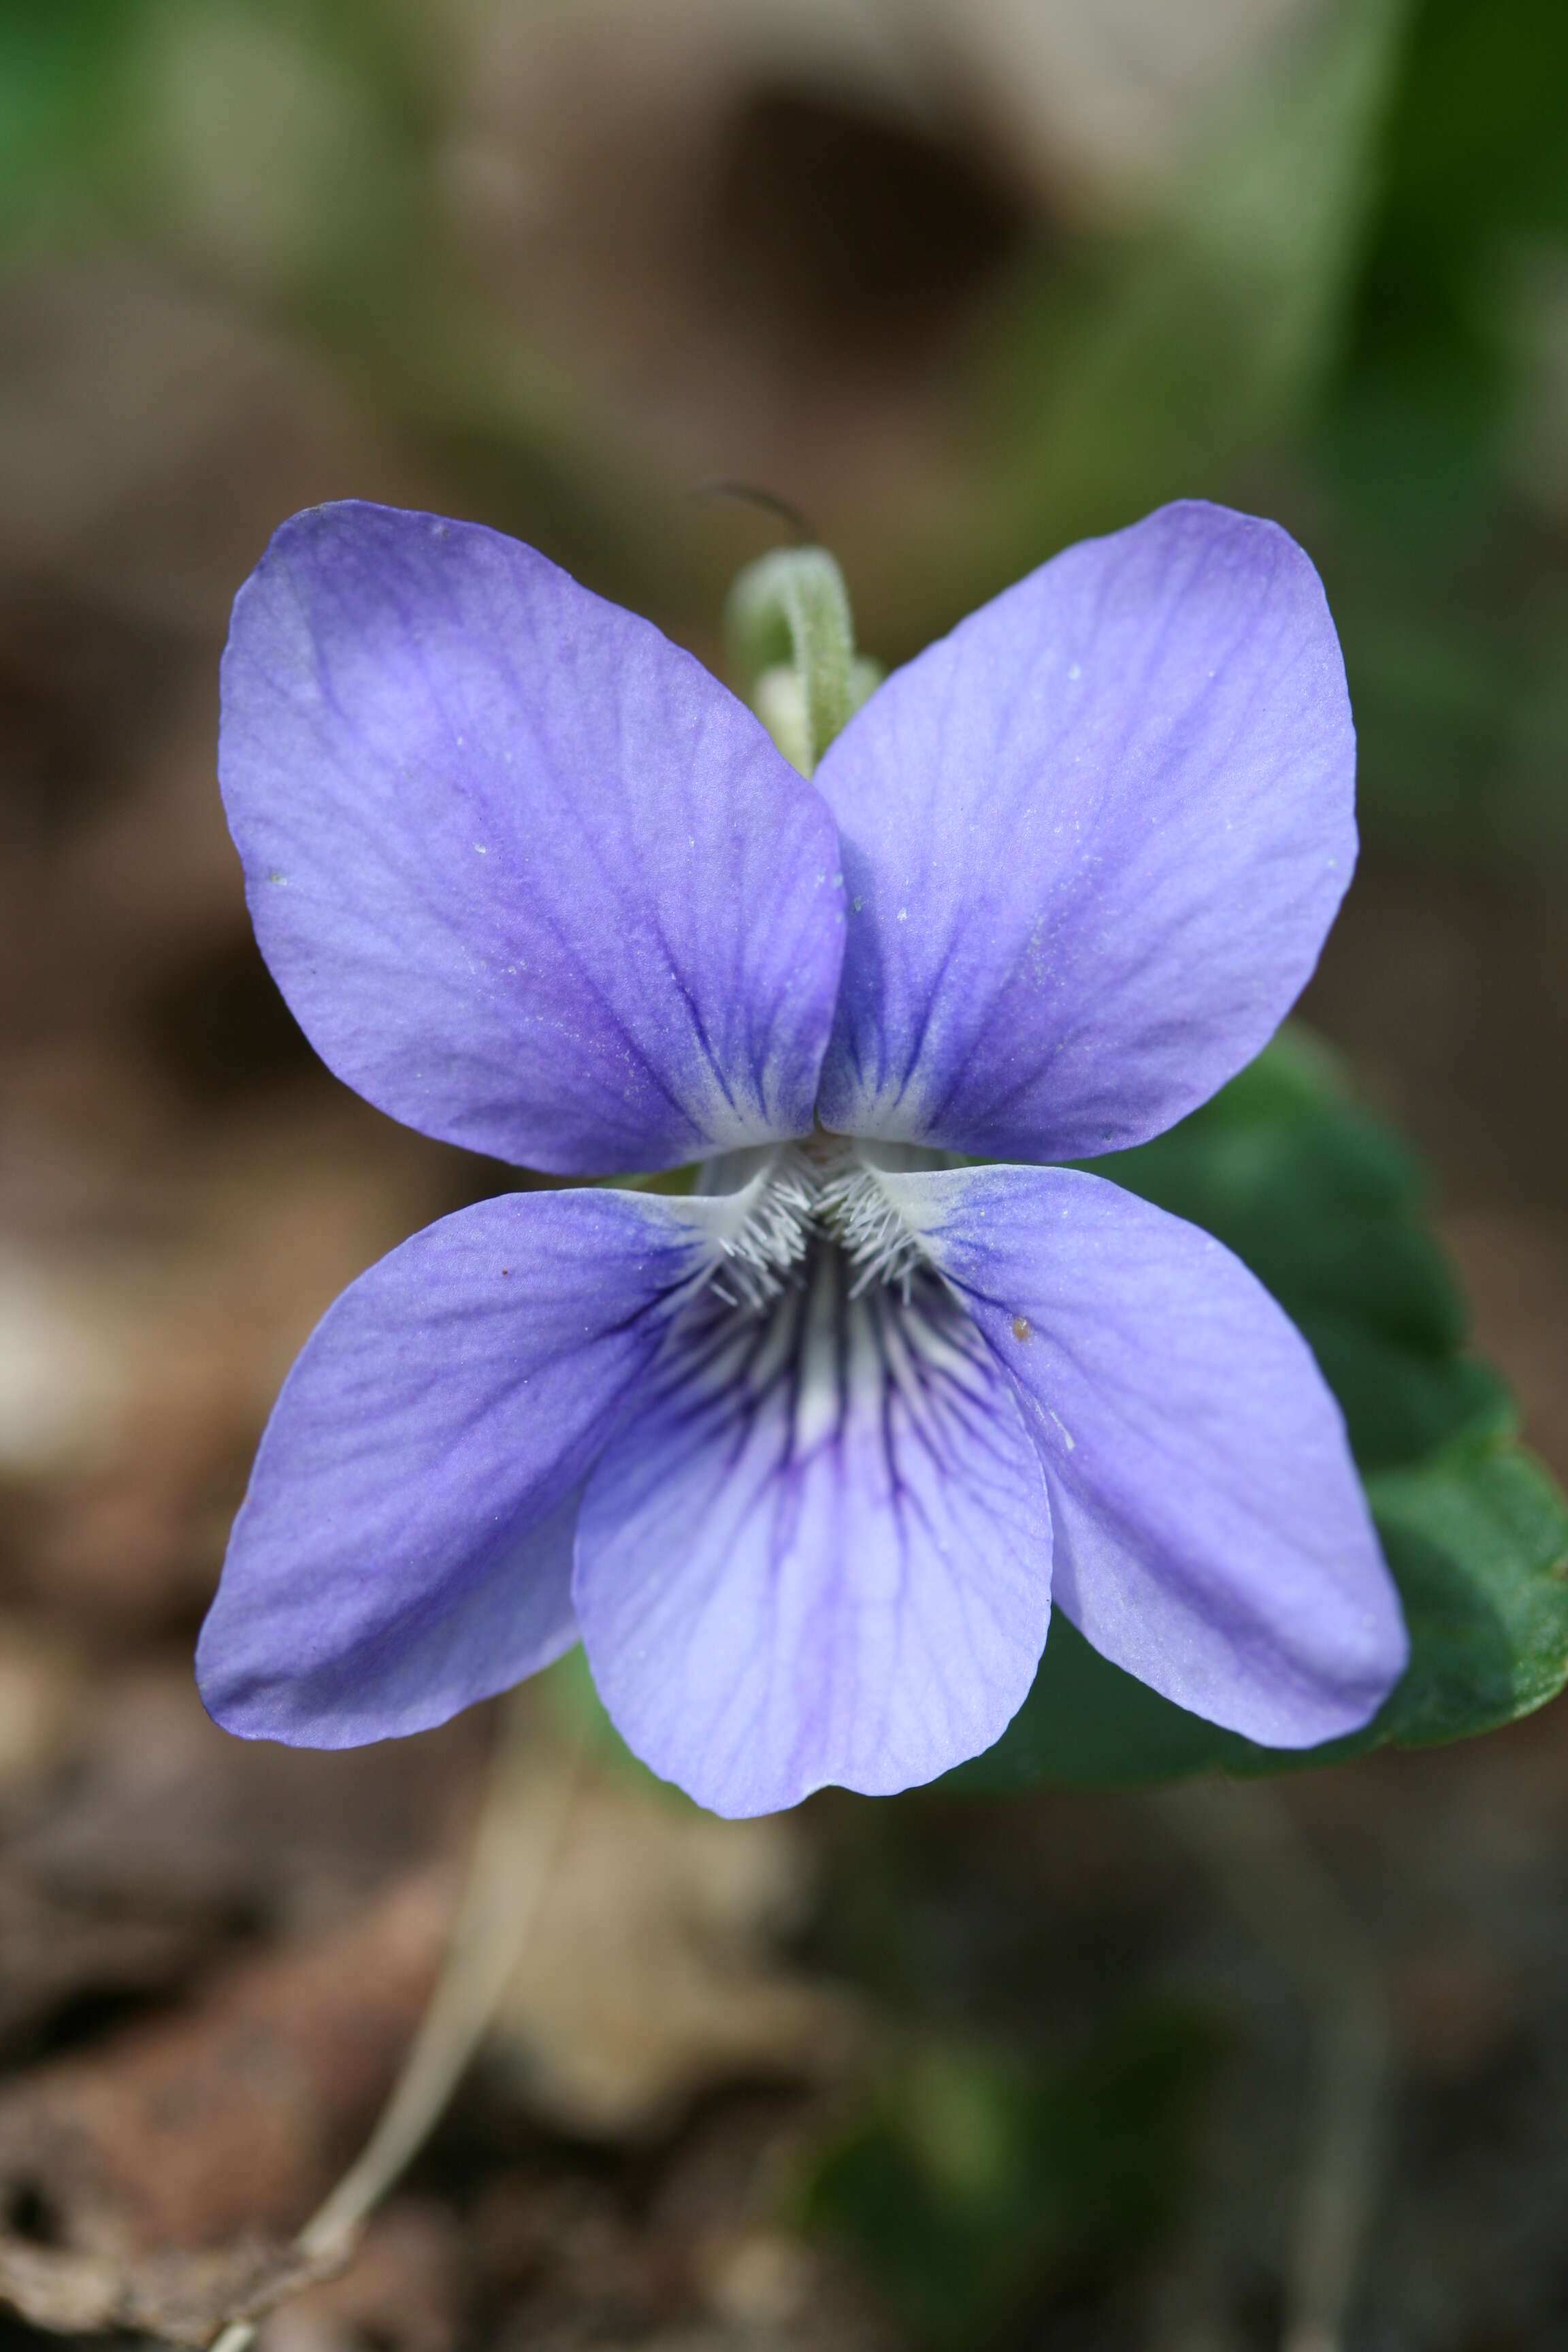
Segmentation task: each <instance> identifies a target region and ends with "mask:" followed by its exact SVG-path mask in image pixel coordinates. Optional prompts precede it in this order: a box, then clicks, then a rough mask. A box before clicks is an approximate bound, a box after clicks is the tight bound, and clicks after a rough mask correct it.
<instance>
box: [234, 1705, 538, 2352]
mask: <svg viewBox="0 0 1568 2352" xmlns="http://www.w3.org/2000/svg"><path fill="white" fill-rule="evenodd" d="M524 1688H525V1689H526V1688H527V1685H524ZM499 1713H500V1721H499V1723H498V1725H497V1735H496V1749H495V1756H494V1759H493V1762H492V1764H491V1768H490V1782H489V1790H488V1792H487V1795H486V1798H485V1804H484V1810H483V1812H482V1814H481V1816H480V1820H479V1829H478V1832H477V1833H476V1836H475V1840H474V1850H473V1857H472V1860H471V1861H470V1863H469V1865H468V1884H467V1885H466V1886H465V1887H464V1890H463V1895H462V1900H461V1903H460V1904H459V1906H458V1914H457V1916H456V1918H455V1920H454V1921H453V1925H452V1934H451V1938H450V1941H449V1943H448V1945H447V1957H446V1960H445V1962H444V1964H443V1966H442V1969H441V1974H440V1977H439V1978H438V1979H437V1985H436V1990H435V1991H434V1992H433V1993H432V1994H431V1997H430V2005H429V2007H428V2009H426V2012H425V2015H424V2018H423V2020H422V2021H421V2023H420V2026H419V2030H418V2032H417V2033H416V2035H415V2037H414V2040H413V2042H412V2043H411V2044H410V2046H409V2051H408V2054H407V2056H406V2058H405V2060H404V2063H403V2071H402V2073H401V2074H399V2075H398V2078H397V2081H396V2083H395V2084H394V2086H393V2090H392V2094H391V2096H390V2097H389V2098H388V2100H387V2103H386V2105H385V2106H384V2108H383V2110H382V2113H381V2118H380V2121H379V2122H378V2123H377V2124H376V2126H375V2128H374V2131H373V2132H372V2134H371V2136H370V2137H369V2139H368V2140H367V2141H366V2142H365V2145H364V2147H363V2149H362V2150H361V2152H360V2154H359V2155H358V2156H357V2157H356V2158H355V2159H354V2161H353V2164H352V2165H351V2166H350V2167H349V2169H348V2170H347V2172H345V2173H344V2175H343V2177H342V2179H341V2180H340V2181H339V2182H338V2184H337V2187H336V2188H335V2189H333V2190H332V2191H331V2195H330V2196H329V2197H328V2198H327V2200H326V2202H325V2203H324V2204H323V2205H321V2207H320V2208H319V2209H318V2210H317V2211H316V2212H315V2213H313V2214H312V2215H311V2217H310V2220H309V2221H307V2222H306V2224H305V2226H304V2228H303V2229H302V2230H301V2231H300V2234H299V2236H298V2238H297V2239H296V2240H295V2247H296V2250H297V2251H298V2252H299V2253H300V2255H302V2256H303V2257H304V2258H305V2259H306V2261H307V2262H308V2263H310V2264H311V2265H313V2266H316V2267H317V2268H318V2269H319V2270H320V2271H330V2270H331V2269H334V2268H336V2267H337V2266H338V2264H339V2263H341V2262H342V2260H343V2259H345V2258H346V2257H347V2256H348V2255H349V2254H350V2253H351V2252H353V2246H354V2242H355V2240H356V2239H357V2237H358V2235H359V2231H360V2228H361V2225H362V2224H363V2221H365V2220H366V2218H367V2216H368V2215H369V2214H370V2213H371V2212H372V2211H373V2210H374V2208H375V2206H377V2205H378V2204H379V2203H380V2202H381V2200H382V2199H383V2198H384V2196H385V2194H386V2192H387V2190H388V2189H391V2188H392V2187H393V2186H394V2184H395V2182H396V2180H397V2179H398V2177H399V2176H400V2174H401V2173H402V2172H403V2171H404V2170H405V2168H406V2167H407V2166H408V2165H409V2164H410V2163H411V2162H412V2161H413V2159H414V2158H415V2157H416V2155H417V2154H418V2152H419V2149H420V2148H421V2147H423V2145H424V2143H425V2140H426V2137H428V2135H429V2133H430V2132H431V2130H432V2129H433V2128H434V2126H436V2124H437V2122H438V2121H439V2120H440V2117H441V2115H442V2113H443V2111H444V2109H445V2107H446V2105H447V2101H448V2099H449V2098H450V2097H451V2095H452V2093H453V2092H454V2090H455V2089H456V2088H457V2086H458V2082H459V2081H460V2079H461V2077H462V2076H463V2074H465V2073H466V2072H467V2070H468V2063H469V2062H470V2060H471V2059H472V2058H473V2056H474V2054H475V2053H476V2052H477V2051H478V2049H479V2044H480V2042H482V2041H483V2040H484V2037H485V2034H486V2033H487V2032H488V2031H489V2025H490V2021H491V2019H492V2018H493V2017H494V2015H495V2013H496V2010H497V2007H498V2006H499V2004H500V1999H501V1995H502V1994H503V1993H504V1992H505V1990H506V1988H507V1984H508V1982H509V1980H510V1977H511V1974H512V1971H513V1969H515V1968H516V1966H517V1960H518V1955H519V1953H520V1951H521V1948H522V1946H523V1944H524V1942H525V1940H526V1938H527V1936H528V1931H529V1929H530V1927H531V1926H532V1924H533V1921H534V1920H535V1918H536V1917H537V1916H538V1915H539V1909H540V1906H541V1904H542V1901H543V1898H544V1895H545V1892H546V1889H547V1887H548V1885H549V1883H550V1879H551V1877H552V1874H553V1871H554V1868H555V1864H556V1862H557V1860H558V1859H559V1856H560V1853H561V1849H562V1845H563V1841H564V1837H565V1832H566V1826H567V1822H568V1821H569V1819H570V1816H571V1811H572V1801H573V1798H574V1795H575V1793H576V1789H577V1783H578V1780H579V1776H580V1768H581V1763H582V1756H583V1742H582V1740H581V1739H580V1738H578V1739H576V1740H574V1744H573V1745H572V1746H571V1747H570V1748H568V1750H567V1753H566V1755H565V1756H564V1758H563V1759H562V1760H561V1761H560V1762H559V1763H557V1764H556V1765H555V1766H554V1767H553V1769H547V1768H544V1767H543V1766H542V1760H541V1754H540V1742H539V1738H538V1733H537V1728H536V1724H537V1717H536V1712H535V1710H534V1709H533V1708H532V1707H531V1705H530V1704H529V1702H528V1701H527V1700H525V1698H524V1697H523V1695H522V1693H521V1691H515V1690H514V1691H510V1692H509V1693H508V1694H507V1696H506V1697H505V1698H504V1699H502V1701H501V1702H500V1710H499ZM256 2328H257V2322H256V2321H255V2320H253V2319H237V2320H232V2321H231V2322H230V2323H229V2325H228V2326H226V2328H224V2330H223V2331H222V2333H221V2334H220V2335H219V2336H216V2338H215V2339H214V2342H213V2345H212V2347H211V2352H247V2347H249V2345H250V2342H251V2340H252V2338H253V2337H254V2336H255V2334H256Z"/></svg>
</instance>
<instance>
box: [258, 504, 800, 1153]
mask: <svg viewBox="0 0 1568 2352" xmlns="http://www.w3.org/2000/svg"><path fill="white" fill-rule="evenodd" d="M219 770H220V774H221V778H222V782H223V790H224V798H225V802H226V807H227V810H228V816H229V823H230V825H231V827H232V829H233V832H234V836H235V840H236V842H237V845H238V847H239V852H240V856H241V858H242V860H243V862H244V866H245V875H246V887H247V897H248V899H249V903H250V909H251V914H252V917H253V919H254V920H255V924H256V933H257V937H258V940H259V941H260V944H261V950H262V953H263V954H264V955H265V956H266V958H267V961H268V964H269V965H270V966H271V969H272V971H273V975H274V977H275V978H276V980H277V981H278V983H279V987H280V988H281V989H282V991H283V993H284V995H285V996H286V997H287V998H288V1000H289V1005H290V1006H291V1008H292V1010H293V1011H294V1013H295V1014H296V1016H297V1017H298V1019H299V1021H300V1025H301V1026H302V1028H303V1029H304V1030H305V1033H306V1034H307V1035H308V1036H309V1037H310V1042H311V1044H312V1045H314V1046H315V1047H316V1049H317V1051H318V1052H319V1053H320V1054H321V1055H322V1057H323V1058H324V1059H325V1060H326V1061H327V1062H328V1063H330V1064H331V1067H332V1068H333V1069H334V1070H335V1071H336V1072H337V1074H338V1076H340V1077H342V1078H345V1079H346V1080H347V1081H348V1083H349V1084H350V1085H351V1086H353V1087H357V1088H358V1090H359V1091H360V1093H361V1094H363V1095H365V1096H368V1097H369V1098H370V1100H371V1101H372V1102H374V1103H376V1104H378V1105H379V1106H380V1108H382V1109H383V1110H386V1111H390V1112H391V1113H392V1114H393V1116H394V1117H395V1118H401V1119H403V1120H405V1121H406V1122H407V1124H408V1125H410V1126H411V1127H417V1128H421V1129H424V1130H425V1132H426V1133H427V1134H431V1135H438V1136H442V1137H445V1138H446V1139H448V1140H450V1141H453V1142H457V1143H464V1144H467V1145H468V1146H469V1147H470V1148H472V1149H473V1150H479V1151H487V1152H490V1153H493V1154H495V1155H497V1156H498V1157H500V1158H502V1159H507V1160H513V1161H518V1162H524V1163H527V1164H530V1165H532V1166H535V1167H540V1168H548V1169H554V1170H558V1171H563V1172H579V1173H594V1172H604V1171H614V1170H616V1169H621V1168H654V1167H669V1166H674V1165H675V1164H677V1163H678V1162H679V1161H681V1160H689V1159H694V1158H701V1157H704V1156H706V1155H707V1154H709V1153H710V1152H713V1151H715V1150H721V1149H724V1148H727V1147H728V1146H731V1145H735V1144H743V1143H748V1142H758V1141H762V1140H764V1139H768V1138H771V1137H777V1136H788V1135H796V1134H800V1133H802V1132H804V1131H805V1129H808V1128H809V1127H810V1125H811V1119H812V1105H813V1100H814V1097H815V1092H816V1076H817V1071H818V1067H819V1065H820V1062H821V1058H822V1052H823V1047H824V1045H825V1043H826V1036H827V1032H828V1027H829V1024H830V1023H831V1020H832V1010H833V1002H834V994H835V991H836V989H837V980H838V967H839V960H840V957H841V954H842V945H843V923H842V891H841V887H840V885H839V880H838V850H837V837H836V835H835V833H834V828H833V824H832V820H831V818H830V817H829V815H828V814H827V811H826V806H825V805H824V803H823V802H822V800H821V798H820V796H819V795H818V794H817V793H816V792H814V791H813V790H812V788H811V787H810V786H809V785H808V784H807V783H805V782H804V780H803V779H802V778H801V777H800V776H798V775H797V774H796V773H795V771H794V770H793V769H792V768H791V767H790V766H789V765H788V763H787V762H786V761H784V759H783V758H781V756H780V754H779V753H778V752H777V751H775V750H774V748H773V744H772V743H771V742H770V740H768V737H767V735H766V734H765V732H764V731H763V728H762V726H761V725H760V723H759V722H758V720H757V719H754V718H753V717H752V714H751V712H750V711H749V710H747V709H745V708H744V706H743V705H742V703H740V702H738V701H737V700H736V698H734V696H733V695H731V694H730V693H729V692H728V691H727V690H726V688H723V687H722V686H721V685H720V684H719V682H718V680H717V679H716V678H714V677H710V675H709V673H708V672H707V671H706V670H705V669H704V668H703V667H701V665H700V663H699V662H697V661H694V660H693V659H692V657H691V656H689V654H685V653H682V652H681V651H679V648H678V647H676V646H672V645H670V644H669V643H668V640H667V639H666V638H665V637H663V636H661V635H660V634H659V632H658V630H657V629H656V628H654V627H653V626H652V625H650V624H649V623H648V622H647V621H643V620H639V619H637V617H636V616H635V615H634V614H630V613H626V612H623V611H621V610H620V609H619V607H617V606H616V605H614V604H606V603H605V601H604V600H603V599H602V598H601V597H598V596H595V595H592V594H591V593H589V592H588V591H587V590H586V589H584V588H580V587H579V586H578V585H577V583H576V582H575V581H574V580H572V579H570V578H568V576H567V574H566V573H565V572H562V571H559V570H558V569H557V568H556V566H555V565H554V564H552V563H551V562H547V561H546V559H545V558H544V557H543V556H542V555H539V554H537V553H535V552H534V551H533V550H532V549H531V548H528V547H523V546H521V545H520V544H519V543H518V542H517V541H514V540H510V539H506V538H503V537H502V536H501V534H500V532H497V531H493V530H484V529H482V528H481V527H479V525H477V524H473V523H460V522H445V521H441V520H438V519H437V518H436V517H435V516H431V515H421V514H405V513H402V512H400V511H398V510H397V509H394V508H388V507H375V506H369V505H364V504H362V503H360V502H358V501H354V500H351V501H347V502H345V503H343V504H342V505H338V506H329V507H320V508H315V509H311V510H310V511H309V512H307V513H305V514H301V515H297V516H295V518H294V520H292V521H291V522H289V523H286V524H285V525H284V526H283V528H282V529H281V530H279V532H278V534H277V536H276V537H275V539H274V540H273V541H272V544H271V546H270V547H269V548H268V551H267V554H266V555H265V556H264V557H263V559H262V562H261V563H260V565H259V566H258V570H257V571H256V572H254V573H253V575H252V576H251V578H250V580H249V581H248V582H247V583H246V585H245V587H244V588H243V589H242V590H241V591H240V593H239V596H238V599H237V603H236V605H235V614H234V625H233V629H232V632H231V635H230V637H229V643H228V649H227V652H226V655H225V656H224V665H223V724H222V732H221V738H220V745H219Z"/></svg>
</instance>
